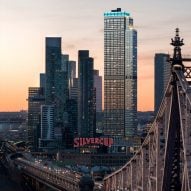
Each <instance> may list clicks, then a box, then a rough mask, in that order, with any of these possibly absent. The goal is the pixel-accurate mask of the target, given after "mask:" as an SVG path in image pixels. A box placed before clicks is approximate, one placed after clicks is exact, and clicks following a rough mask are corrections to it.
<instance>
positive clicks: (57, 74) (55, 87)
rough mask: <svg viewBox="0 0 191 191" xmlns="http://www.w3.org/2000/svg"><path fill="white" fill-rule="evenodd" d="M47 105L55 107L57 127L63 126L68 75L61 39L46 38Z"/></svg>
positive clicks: (67, 94)
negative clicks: (65, 68) (62, 53)
mask: <svg viewBox="0 0 191 191" xmlns="http://www.w3.org/2000/svg"><path fill="white" fill-rule="evenodd" d="M45 92H46V93H45V98H46V104H48V105H49V104H53V105H54V106H55V126H60V127H61V126H62V125H63V114H64V112H65V110H66V108H65V104H66V100H68V96H69V93H68V74H67V71H65V70H64V67H63V61H62V55H61V38H60V37H47V38H46V89H45Z"/></svg>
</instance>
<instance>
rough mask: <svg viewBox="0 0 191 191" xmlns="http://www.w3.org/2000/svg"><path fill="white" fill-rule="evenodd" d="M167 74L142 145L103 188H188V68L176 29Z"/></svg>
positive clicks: (190, 123) (169, 190)
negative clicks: (167, 76) (164, 90)
mask: <svg viewBox="0 0 191 191" xmlns="http://www.w3.org/2000/svg"><path fill="white" fill-rule="evenodd" d="M171 45H172V46H174V53H173V57H172V58H170V59H169V63H170V64H171V66H172V72H171V77H170V80H169V83H168V86H167V89H166V92H165V94H164V97H163V100H162V103H161V105H160V108H159V111H158V114H157V115H156V118H155V120H154V122H153V124H152V127H151V128H150V130H149V132H148V134H147V136H146V138H145V140H144V142H143V144H142V145H141V147H140V149H139V150H138V151H137V152H136V154H135V155H134V156H133V157H132V158H131V160H130V161H129V162H127V163H126V164H125V165H124V166H123V167H122V168H121V169H119V170H117V171H115V172H113V173H112V174H110V175H109V176H107V177H106V178H105V179H104V187H105V189H104V190H105V191H190V190H191V83H190V82H189V80H191V67H185V66H184V64H183V62H187V61H189V62H190V61H191V59H189V58H182V55H181V46H182V45H184V43H183V39H181V38H180V37H179V29H176V35H175V37H174V39H172V42H171Z"/></svg>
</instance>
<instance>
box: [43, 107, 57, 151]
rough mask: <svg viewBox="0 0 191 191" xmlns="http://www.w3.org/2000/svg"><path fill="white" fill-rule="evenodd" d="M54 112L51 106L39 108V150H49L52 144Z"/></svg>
mask: <svg viewBox="0 0 191 191" xmlns="http://www.w3.org/2000/svg"><path fill="white" fill-rule="evenodd" d="M54 110H55V107H54V106H53V105H42V106H41V136H40V139H39V147H40V148H51V147H53V145H54V146H55V144H53V143H54Z"/></svg>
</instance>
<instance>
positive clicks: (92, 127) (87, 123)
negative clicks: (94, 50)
mask: <svg viewBox="0 0 191 191" xmlns="http://www.w3.org/2000/svg"><path fill="white" fill-rule="evenodd" d="M93 67H94V62H93V58H90V57H89V51H88V50H80V51H79V53H78V135H79V136H81V137H94V135H95V132H96V124H95V118H94V117H95V103H94V100H95V98H94V96H95V92H94V73H93Z"/></svg>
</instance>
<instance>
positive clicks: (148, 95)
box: [0, 0, 191, 111]
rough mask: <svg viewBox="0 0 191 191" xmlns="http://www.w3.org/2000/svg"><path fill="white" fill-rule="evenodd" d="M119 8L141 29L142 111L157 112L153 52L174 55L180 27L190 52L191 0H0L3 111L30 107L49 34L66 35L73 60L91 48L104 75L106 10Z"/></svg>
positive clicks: (0, 108) (0, 96) (65, 45)
mask: <svg viewBox="0 0 191 191" xmlns="http://www.w3.org/2000/svg"><path fill="white" fill-rule="evenodd" d="M117 7H120V8H122V10H125V11H127V12H129V13H130V15H131V17H133V19H134V27H135V29H137V32H138V63H137V66H138V110H140V111H147V110H153V105H154V54H155V53H160V52H161V53H170V54H172V47H171V46H170V39H171V38H172V37H174V34H175V32H174V31H175V28H176V27H179V28H180V35H181V36H182V37H183V38H184V39H185V40H184V42H185V46H184V47H183V48H182V52H183V54H185V55H188V54H191V53H190V50H191V22H190V21H191V11H190V7H191V1H190V0H160V1H158V0H0V111H18V110H21V109H27V101H26V99H27V97H28V87H38V86H39V73H42V72H44V70H45V37H47V36H60V37H62V52H63V53H64V54H69V55H70V59H71V60H76V61H77V53H78V50H83V49H86V50H87V49H88V50H90V55H91V57H93V58H94V66H95V69H99V70H100V74H101V75H102V76H103V73H104V61H103V56H104V55H103V52H104V51H103V46H104V44H103V35H104V34H103V24H104V23H103V13H104V12H105V11H110V10H112V9H116V8H117Z"/></svg>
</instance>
